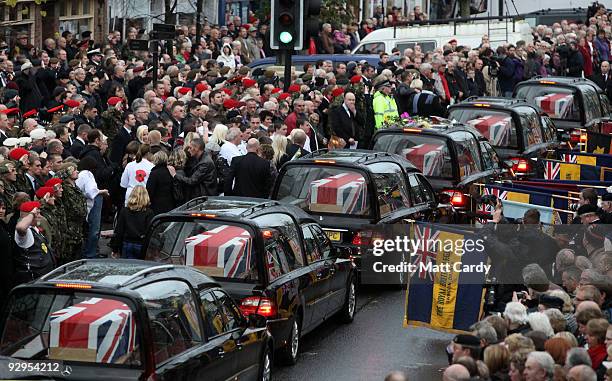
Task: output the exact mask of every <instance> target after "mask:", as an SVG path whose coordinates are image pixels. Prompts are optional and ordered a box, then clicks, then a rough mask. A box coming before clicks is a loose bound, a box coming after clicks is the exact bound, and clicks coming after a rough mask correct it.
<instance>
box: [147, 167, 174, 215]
mask: <svg viewBox="0 0 612 381" xmlns="http://www.w3.org/2000/svg"><path fill="white" fill-rule="evenodd" d="M173 181H174V179H173V178H172V175H171V174H170V171H168V167H167V166H166V165H165V164H164V165H156V166H155V167H153V169H152V170H151V173H150V174H149V179H148V180H147V191H148V192H149V198H150V199H151V208H152V209H153V212H154V213H155V214H156V215H157V214H160V213H166V212H169V211H171V210H172V209H174V207H175V201H174V195H173V193H172V183H173Z"/></svg>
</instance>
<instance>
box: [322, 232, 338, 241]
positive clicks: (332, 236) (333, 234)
mask: <svg viewBox="0 0 612 381" xmlns="http://www.w3.org/2000/svg"><path fill="white" fill-rule="evenodd" d="M325 234H327V238H329V240H330V241H332V242H340V238H341V237H342V236H341V234H340V232H331V231H328V230H326V231H325Z"/></svg>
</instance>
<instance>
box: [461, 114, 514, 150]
mask: <svg viewBox="0 0 612 381" xmlns="http://www.w3.org/2000/svg"><path fill="white" fill-rule="evenodd" d="M511 122H512V117H510V116H501V115H487V116H482V117H480V118H477V119H472V120H470V121H469V122H468V124H470V125H471V126H473V127H474V128H476V129H477V130H478V131H480V133H481V134H483V135H484V137H485V138H487V139H488V140H489V141H490V142H491V144H493V145H494V146H507V145H508V144H509V143H510V135H511V128H512V125H511Z"/></svg>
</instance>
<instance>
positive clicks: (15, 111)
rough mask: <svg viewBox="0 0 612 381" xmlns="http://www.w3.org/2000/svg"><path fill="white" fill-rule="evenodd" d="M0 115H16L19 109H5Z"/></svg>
mask: <svg viewBox="0 0 612 381" xmlns="http://www.w3.org/2000/svg"><path fill="white" fill-rule="evenodd" d="M0 113H2V114H6V115H12V114H18V113H19V109H18V108H17V107H13V108H7V109H6V110H2V111H0Z"/></svg>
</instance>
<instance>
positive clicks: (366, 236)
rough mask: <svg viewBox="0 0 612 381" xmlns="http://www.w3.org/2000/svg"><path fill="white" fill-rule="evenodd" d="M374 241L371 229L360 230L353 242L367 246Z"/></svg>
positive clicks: (356, 244)
mask: <svg viewBox="0 0 612 381" xmlns="http://www.w3.org/2000/svg"><path fill="white" fill-rule="evenodd" d="M371 241H372V232H371V231H360V232H357V233H355V235H354V236H353V240H352V241H351V243H352V244H353V245H355V246H367V245H369V244H370V242H371Z"/></svg>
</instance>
